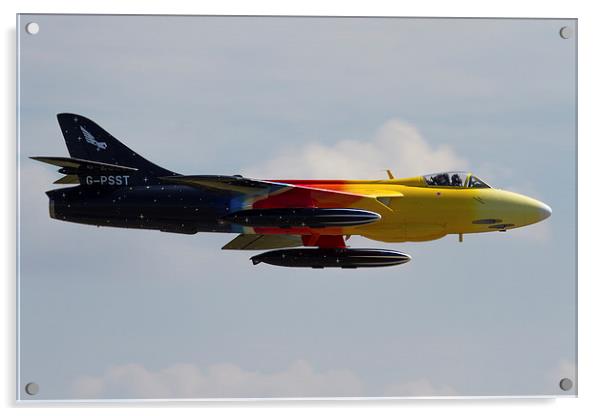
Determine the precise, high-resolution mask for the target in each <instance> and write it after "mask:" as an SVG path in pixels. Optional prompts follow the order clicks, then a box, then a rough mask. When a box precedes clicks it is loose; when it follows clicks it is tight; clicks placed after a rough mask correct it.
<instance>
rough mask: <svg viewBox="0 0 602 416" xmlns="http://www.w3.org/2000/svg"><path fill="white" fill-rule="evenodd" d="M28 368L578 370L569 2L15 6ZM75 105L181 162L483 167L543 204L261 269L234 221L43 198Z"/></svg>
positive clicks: (370, 384)
mask: <svg viewBox="0 0 602 416" xmlns="http://www.w3.org/2000/svg"><path fill="white" fill-rule="evenodd" d="M31 19H34V20H35V21H36V22H38V23H39V24H40V32H39V34H37V35H35V36H31V35H25V34H24V33H21V34H20V40H21V44H20V74H19V75H20V93H21V94H20V126H19V127H20V132H21V136H20V149H19V161H20V181H21V186H20V192H21V198H20V202H21V208H20V219H21V221H20V243H21V245H20V253H21V257H20V270H21V276H20V278H21V280H20V287H21V303H20V306H21V327H20V329H21V339H20V341H21V346H20V352H21V363H20V365H21V367H20V368H21V381H22V382H23V383H26V382H28V381H31V380H33V381H35V382H37V383H39V384H40V393H39V394H38V395H37V396H35V397H36V398H38V399H79V398H100V399H102V398H165V397H167V398H170V397H224V396H227V397H231V396H237V397H256V396H261V397H274V396H291V395H292V396H299V395H301V396H303V395H306V396H349V395H351V396H358V395H359V396H397V395H410V396H414V395H454V394H459V395H540V394H542V395H550V394H552V395H556V394H572V393H574V391H572V392H568V393H563V392H562V391H561V390H560V389H559V388H558V381H559V379H560V378H562V377H570V378H572V379H575V365H576V339H575V336H576V325H575V322H576V319H575V318H576V316H575V315H576V303H575V283H576V275H575V264H576V258H575V227H576V224H575V158H576V149H575V139H576V138H575V123H576V120H575V106H576V102H575V74H576V73H575V69H576V68H575V54H576V47H575V39H574V38H573V39H570V40H563V39H561V38H560V36H558V30H559V29H560V27H562V26H564V25H572V26H574V25H575V22H574V21H571V20H565V21H562V20H508V19H500V20H492V19H489V20H485V19H484V20H474V19H469V20H463V19H454V20H446V19H392V18H387V19H359V18H353V19H326V18H315V19H309V18H242V17H236V18H225V17H111V16H102V17H101V16H59V15H55V16H50V15H46V16H27V15H25V16H22V17H21V22H20V25H21V27H20V28H19V30H21V31H22V30H23V26H24V25H25V24H26V23H27V22H28V21H30V20H31ZM66 111H69V112H76V113H80V114H83V115H85V116H87V117H89V118H92V119H93V120H95V121H97V122H98V123H99V124H100V125H101V126H103V127H104V128H105V129H107V130H108V131H110V132H111V133H112V134H114V135H115V136H116V137H118V138H120V139H121V140H123V141H124V142H125V143H126V144H127V145H128V146H130V147H132V148H133V149H135V150H136V151H138V152H140V153H141V154H143V155H145V156H146V157H147V158H148V159H150V160H152V161H154V162H156V163H158V164H160V165H162V166H165V167H168V168H170V169H173V170H175V171H178V172H181V173H191V174H192V173H200V174H203V173H205V174H236V173H243V174H247V175H252V176H257V177H271V178H277V177H300V178H302V177H325V176H329V177H347V178H378V177H384V175H385V173H384V170H385V169H392V170H393V171H394V172H395V173H396V174H397V175H399V176H403V175H412V176H413V175H418V174H423V173H429V172H432V171H438V170H445V169H457V168H460V169H467V170H472V171H474V172H475V173H477V174H478V175H479V176H481V177H483V178H484V179H485V180H486V181H488V182H490V183H491V184H492V185H494V186H496V187H500V188H504V189H510V190H515V191H518V192H522V193H525V194H527V195H530V196H533V197H536V198H538V199H540V200H542V201H544V202H546V203H547V204H548V205H550V206H551V207H552V209H553V211H554V213H553V215H552V217H551V218H550V219H548V220H547V221H546V222H544V223H541V224H538V225H535V226H532V227H528V228H525V229H521V230H515V231H510V232H507V233H492V234H485V235H470V236H466V238H465V241H464V243H462V244H459V243H458V242H457V237H454V236H448V237H446V238H444V239H441V240H438V241H434V242H427V243H408V244H388V245H384V244H380V243H376V242H371V241H368V240H363V239H361V238H353V239H352V240H351V244H352V245H353V246H356V247H357V246H370V247H379V246H382V247H388V248H393V249H399V250H402V251H404V252H407V253H409V254H411V255H412V257H413V261H412V262H410V263H408V264H407V265H404V266H403V267H397V268H391V269H382V270H355V271H348V270H324V271H315V270H295V269H292V270H289V269H280V268H270V267H267V266H266V267H263V266H252V265H251V263H250V262H249V260H248V257H249V253H245V252H222V251H220V247H221V246H222V245H223V244H225V243H226V242H227V241H229V240H230V239H231V238H233V237H234V235H227V234H223V235H220V234H216V235H210V234H197V235H194V236H185V235H169V234H165V233H158V232H153V231H134V230H119V229H110V228H101V229H97V228H96V227H88V226H83V225H77V224H69V223H63V222H59V221H55V220H51V219H50V218H49V217H48V203H47V198H46V196H45V195H44V191H46V190H48V189H52V188H53V187H55V186H54V185H51V183H52V181H54V180H55V179H56V178H58V175H57V174H56V173H55V172H54V170H53V169H52V168H51V167H48V166H43V165H40V164H37V163H35V162H33V161H31V160H29V159H28V157H29V156H34V155H52V156H63V155H67V150H66V148H65V146H64V142H63V139H62V137H61V134H60V131H59V129H58V125H57V123H56V118H55V114H56V113H59V112H66Z"/></svg>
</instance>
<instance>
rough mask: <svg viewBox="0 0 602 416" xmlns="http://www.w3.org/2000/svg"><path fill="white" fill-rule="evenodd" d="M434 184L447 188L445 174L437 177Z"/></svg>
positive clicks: (447, 178) (447, 179)
mask: <svg viewBox="0 0 602 416" xmlns="http://www.w3.org/2000/svg"><path fill="white" fill-rule="evenodd" d="M435 182H436V184H437V185H439V186H449V176H447V173H442V174H440V175H437V178H436V181H435Z"/></svg>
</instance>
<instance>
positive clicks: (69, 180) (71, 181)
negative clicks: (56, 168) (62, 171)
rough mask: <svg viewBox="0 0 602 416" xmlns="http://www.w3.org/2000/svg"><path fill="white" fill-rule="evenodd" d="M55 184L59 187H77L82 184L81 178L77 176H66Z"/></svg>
mask: <svg viewBox="0 0 602 416" xmlns="http://www.w3.org/2000/svg"><path fill="white" fill-rule="evenodd" d="M53 183H54V184H57V185H75V184H78V183H80V182H79V177H78V176H77V175H65V176H63V177H62V178H60V179H57V180H56V181H54V182H53Z"/></svg>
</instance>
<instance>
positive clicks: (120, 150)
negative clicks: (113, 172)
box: [57, 113, 176, 177]
mask: <svg viewBox="0 0 602 416" xmlns="http://www.w3.org/2000/svg"><path fill="white" fill-rule="evenodd" d="M57 119H58V122H59V125H60V127H61V132H62V133H63V137H64V138H65V143H66V145H67V149H68V150H69V154H70V155H71V157H72V158H74V159H79V160H86V161H94V162H100V163H101V164H108V165H113V166H126V167H129V168H135V169H136V170H138V172H140V173H143V174H144V175H148V176H149V177H158V176H169V175H176V173H174V172H172V171H169V170H167V169H164V168H162V167H160V166H158V165H155V164H154V163H152V162H150V161H148V160H146V159H145V158H143V157H142V156H140V155H139V154H138V153H136V152H134V151H133V150H132V149H130V148H129V147H127V146H126V145H124V144H123V143H121V142H120V141H119V140H117V139H116V138H115V137H113V136H112V135H111V134H110V133H109V132H107V131H106V130H104V129H103V128H102V127H100V126H99V125H98V124H96V123H95V122H93V121H92V120H90V119H88V118H86V117H83V116H80V115H77V114H70V113H61V114H57Z"/></svg>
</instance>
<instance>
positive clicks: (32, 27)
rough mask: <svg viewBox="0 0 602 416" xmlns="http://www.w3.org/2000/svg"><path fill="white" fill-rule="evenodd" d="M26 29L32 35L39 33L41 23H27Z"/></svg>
mask: <svg viewBox="0 0 602 416" xmlns="http://www.w3.org/2000/svg"><path fill="white" fill-rule="evenodd" d="M25 31H26V32H27V33H29V34H30V35H37V34H38V32H39V31H40V25H39V24H37V23H36V22H30V23H27V24H26V25H25Z"/></svg>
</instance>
